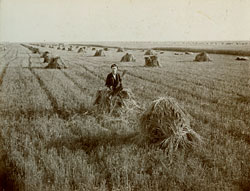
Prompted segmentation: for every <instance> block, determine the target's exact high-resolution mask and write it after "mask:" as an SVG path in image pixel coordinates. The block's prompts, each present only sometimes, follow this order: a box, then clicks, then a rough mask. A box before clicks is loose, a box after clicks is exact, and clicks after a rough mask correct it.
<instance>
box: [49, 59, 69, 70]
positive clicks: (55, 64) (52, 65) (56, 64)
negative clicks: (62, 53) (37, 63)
mask: <svg viewBox="0 0 250 191" xmlns="http://www.w3.org/2000/svg"><path fill="white" fill-rule="evenodd" d="M45 68H47V69H64V68H67V66H66V65H65V64H64V62H63V61H62V59H61V58H60V57H59V56H56V57H52V58H50V61H49V64H48V65H47V66H46V67H45Z"/></svg>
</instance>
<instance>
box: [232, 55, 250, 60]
mask: <svg viewBox="0 0 250 191" xmlns="http://www.w3.org/2000/svg"><path fill="white" fill-rule="evenodd" d="M235 60H239V61H246V60H249V58H248V57H243V56H238V57H237V58H236V59H235Z"/></svg>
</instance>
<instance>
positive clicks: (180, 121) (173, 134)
mask: <svg viewBox="0 0 250 191" xmlns="http://www.w3.org/2000/svg"><path fill="white" fill-rule="evenodd" d="M190 118H191V117H190V115H189V114H188V113H187V112H186V111H185V110H184V109H182V108H181V107H180V105H179V104H178V102H177V101H176V100H175V99H174V98H171V97H161V98H159V99H157V100H154V101H153V103H152V104H151V106H150V107H149V108H148V109H147V110H146V111H145V112H144V113H143V114H142V116H141V119H140V124H141V133H142V139H143V140H145V139H146V140H147V141H148V142H150V143H156V144H159V145H160V146H161V147H162V148H164V149H166V150H168V152H169V153H172V152H173V151H176V150H177V149H178V148H179V147H184V148H185V147H187V146H194V145H197V144H199V143H201V142H202V138H201V136H200V135H198V134H197V133H196V132H195V131H193V130H192V129H191V127H190Z"/></svg>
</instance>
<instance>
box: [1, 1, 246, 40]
mask: <svg viewBox="0 0 250 191" xmlns="http://www.w3.org/2000/svg"><path fill="white" fill-rule="evenodd" d="M249 10H250V1H249V0H0V41H14V42H35V41H40V42H42V41H46V42H49V41H57V42H58V41H64V42H65V41H66V42H73V41H81V42H82V41H190V40H191V41H193V40H250V11H249Z"/></svg>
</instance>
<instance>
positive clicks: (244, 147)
mask: <svg viewBox="0 0 250 191" xmlns="http://www.w3.org/2000/svg"><path fill="white" fill-rule="evenodd" d="M39 48H40V49H41V50H43V51H45V50H48V51H50V52H53V54H56V55H59V56H60V57H61V58H62V59H63V61H64V62H65V63H66V64H67V65H68V66H69V67H68V68H67V69H63V70H55V69H50V70H46V69H43V68H42V67H41V64H40V58H39V56H38V55H37V54H32V53H31V51H29V50H28V49H27V48H25V47H23V46H21V45H20V44H9V45H8V46H7V50H5V51H1V52H0V60H1V64H0V148H1V159H2V160H1V163H0V175H1V187H2V188H5V189H11V188H14V189H17V188H18V189H20V190H249V189H250V183H249V179H250V163H249V159H250V62H249V61H241V62H239V61H238V62H237V61H236V60H235V56H230V55H219V54H217V55H215V54H214V55H210V57H211V58H212V60H213V61H212V62H205V63H202V62H201V63H198V62H193V59H194V56H195V55H186V54H183V55H174V52H168V51H165V52H164V53H163V54H159V59H160V63H161V65H162V67H161V68H146V67H143V65H144V58H143V55H144V52H142V51H141V50H128V52H131V53H133V54H134V56H135V57H136V59H137V61H136V62H135V63H120V62H119V61H120V59H121V57H122V56H123V55H124V53H118V52H116V49H112V48H111V49H109V51H106V52H105V53H106V56H105V57H93V54H94V51H92V50H91V48H88V49H87V53H85V54H83V53H77V52H76V49H75V50H73V51H63V50H56V49H55V48H54V49H51V48H46V47H45V48H41V47H39ZM113 63H116V64H118V66H119V70H120V71H123V70H127V71H128V72H127V74H126V75H125V76H124V78H123V84H124V86H125V87H129V88H130V89H131V90H132V92H133V93H134V95H135V99H136V101H137V102H138V103H139V104H140V105H141V106H142V107H143V108H147V106H148V105H149V104H150V103H151V101H153V100H154V99H155V98H157V97H160V96H171V97H174V98H176V99H177V100H178V102H179V103H180V104H181V105H182V106H183V107H185V109H186V110H187V111H188V112H189V113H190V115H191V116H192V117H193V121H192V128H193V129H194V130H195V131H196V132H197V133H199V134H200V135H201V136H202V137H203V138H204V144H203V145H202V146H201V147H200V148H199V147H197V148H195V149H191V150H179V151H178V152H176V153H175V154H174V155H173V156H172V157H171V158H170V157H169V156H168V155H167V154H166V153H165V152H164V150H162V149H160V148H157V147H155V146H153V145H146V144H145V145H138V144H136V143H135V142H133V141H131V139H132V138H133V137H134V136H135V135H138V132H139V130H140V126H139V124H138V123H130V122H129V121H118V122H112V123H104V122H102V121H100V120H98V119H97V118H96V116H94V115H91V114H88V111H89V109H90V108H91V105H92V101H93V97H94V95H95V93H96V91H97V90H98V89H99V88H101V87H103V86H104V80H105V78H106V75H107V74H108V73H109V72H110V65H111V64H113ZM136 118H137V117H136V116H135V119H131V120H133V121H136ZM107 129H108V130H107Z"/></svg>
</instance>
